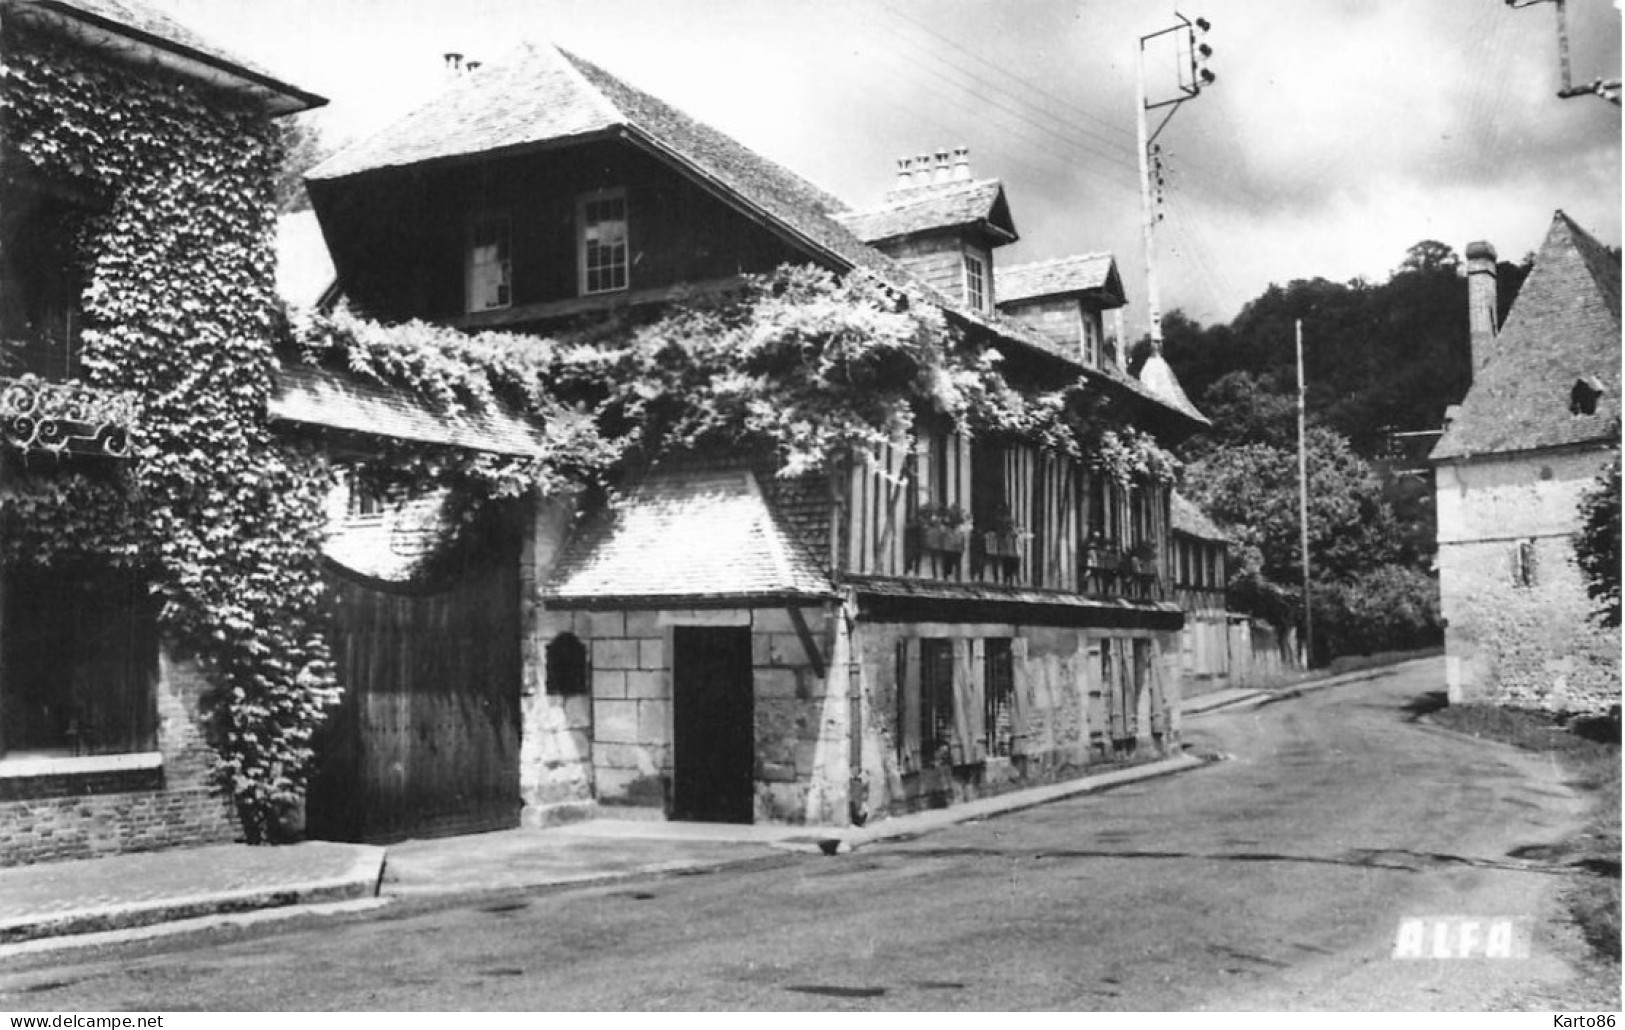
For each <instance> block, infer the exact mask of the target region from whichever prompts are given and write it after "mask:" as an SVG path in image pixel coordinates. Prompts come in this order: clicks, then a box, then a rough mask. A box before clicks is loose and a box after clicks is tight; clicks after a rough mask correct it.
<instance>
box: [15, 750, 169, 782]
mask: <svg viewBox="0 0 1625 1030" xmlns="http://www.w3.org/2000/svg"><path fill="white" fill-rule="evenodd" d="M163 767H164V756H163V753H162V752H158V751H138V752H134V753H132V754H125V755H84V756H81V757H77V758H66V757H64V758H0V779H22V778H24V777H30V776H74V775H81V776H86V775H94V774H96V773H109V772H125V771H128V770H132V769H162V768H163Z"/></svg>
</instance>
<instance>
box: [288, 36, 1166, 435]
mask: <svg viewBox="0 0 1625 1030" xmlns="http://www.w3.org/2000/svg"><path fill="white" fill-rule="evenodd" d="M609 137H618V138H622V139H625V140H627V141H628V142H629V143H631V144H632V145H634V146H639V147H642V148H644V149H645V150H647V151H649V152H650V153H652V154H655V155H657V156H659V157H660V158H661V159H662V160H663V161H665V162H667V163H668V164H670V165H672V166H674V167H676V168H677V169H678V170H679V171H681V172H683V173H686V174H687V175H688V176H689V177H690V178H691V179H692V180H693V181H695V182H696V183H698V184H700V185H701V186H702V187H704V188H707V189H709V190H711V191H713V192H714V193H716V194H717V195H719V196H720V197H722V198H723V199H724V200H725V201H726V202H728V203H731V204H733V205H734V206H736V207H738V208H740V209H741V210H743V211H744V212H745V213H746V214H747V215H749V216H751V217H753V218H756V219H758V220H759V221H761V222H763V223H764V224H766V225H768V226H769V227H770V228H771V229H773V230H774V231H777V232H780V233H781V234H783V235H785V236H787V237H790V238H791V239H793V240H794V241H796V242H797V243H798V245H799V246H800V247H802V248H804V249H806V250H807V251H809V252H811V253H813V254H816V255H819V256H820V257H821V258H822V259H823V260H827V261H829V262H831V263H833V264H835V265H837V266H839V267H840V268H841V269H842V270H843V271H844V270H846V269H852V268H860V269H865V270H867V271H870V272H872V273H874V274H876V275H878V276H880V277H881V278H882V279H883V280H885V281H886V282H889V283H891V284H893V285H895V286H898V287H909V288H913V289H917V290H919V291H920V292H921V293H923V294H924V295H925V296H926V297H927V299H929V300H930V301H931V302H932V303H933V304H936V305H937V306H938V307H940V308H942V309H943V310H944V311H946V312H947V313H948V314H949V315H951V316H953V317H954V318H956V319H957V320H959V321H960V322H963V323H967V324H970V325H974V326H979V327H981V328H983V329H985V330H987V331H989V332H991V333H993V334H995V336H996V337H998V338H999V339H1000V340H1001V341H1003V342H1006V343H1011V344H1015V345H1016V346H1017V348H1025V349H1026V350H1028V351H1038V352H1042V353H1044V354H1046V355H1049V356H1050V357H1051V358H1054V359H1058V360H1059V361H1061V362H1064V363H1066V364H1067V365H1069V366H1071V367H1072V369H1074V370H1075V371H1076V372H1077V373H1078V374H1080V375H1092V376H1097V377H1100V378H1104V379H1109V380H1111V381H1112V382H1115V383H1117V384H1118V385H1119V386H1120V387H1123V388H1125V389H1127V390H1129V391H1131V392H1133V393H1136V394H1138V395H1140V396H1142V397H1145V398H1147V399H1150V400H1153V401H1157V402H1159V403H1161V402H1162V398H1161V397H1159V396H1158V395H1157V394H1155V393H1153V392H1152V391H1150V390H1148V389H1146V388H1145V387H1144V386H1143V385H1142V384H1141V383H1140V382H1139V381H1137V380H1135V379H1133V378H1132V377H1130V376H1126V375H1122V374H1120V373H1116V372H1115V371H1113V372H1101V371H1100V370H1093V369H1089V370H1085V367H1084V366H1083V365H1081V364H1080V363H1079V362H1078V359H1077V356H1076V355H1073V354H1069V353H1066V352H1065V351H1064V349H1063V348H1060V347H1058V346H1057V345H1056V344H1053V343H1051V342H1050V341H1049V340H1048V339H1046V338H1045V337H1044V336H1043V335H1042V334H1040V333H1038V332H1036V331H1035V330H1032V329H1029V328H1027V327H1026V326H1022V325H1020V324H1019V323H1017V322H1015V321H1014V320H1011V319H1008V318H1004V317H1002V316H1000V315H996V314H993V315H990V314H985V313H983V312H980V311H976V310H973V309H971V308H970V307H968V306H966V305H965V304H963V303H962V302H961V301H960V300H959V299H957V298H954V297H950V296H948V295H946V294H944V293H942V292H941V291H939V290H936V289H934V288H932V287H931V286H930V285H929V284H926V283H924V282H922V281H921V280H920V279H919V278H918V277H916V276H915V275H913V274H912V273H911V272H909V271H908V270H907V269H906V268H904V267H903V266H902V265H901V264H899V263H898V262H897V261H894V260H893V259H892V258H890V257H888V256H887V255H885V254H883V253H881V252H880V251H879V250H876V249H875V248H874V247H871V246H869V245H868V244H866V243H864V242H863V241H862V240H861V239H859V238H858V237H857V236H856V235H855V234H854V233H853V232H852V230H851V229H849V228H848V227H847V226H845V225H843V224H842V222H841V216H848V215H851V214H852V212H851V210H850V209H848V208H847V207H846V206H845V205H844V204H842V203H841V201H840V200H838V199H836V198H835V197H833V196H831V195H830V194H828V193H825V192H824V191H823V190H820V189H819V188H817V187H816V186H813V185H812V184H810V183H808V182H807V181H806V180H804V179H802V178H800V177H799V176H797V175H795V174H793V173H792V172H789V171H787V170H785V169H784V168H782V167H780V166H779V165H777V164H774V163H773V162H771V161H768V160H767V159H765V158H763V157H761V156H759V155H758V154H756V153H754V152H753V151H751V150H750V149H748V148H747V147H745V146H743V145H741V144H739V143H738V142H736V141H734V140H733V139H731V138H729V137H728V136H725V135H724V134H722V133H720V132H718V131H717V130H715V129H713V128H711V127H710V126H708V125H705V124H704V123H702V122H699V121H696V120H695V119H693V118H690V117H689V116H688V115H686V114H684V113H683V112H681V111H679V110H677V109H676V108H674V107H672V106H671V105H669V104H667V103H666V102H665V101H663V100H660V99H658V98H656V97H653V96H650V95H649V94H647V93H644V92H642V91H640V90H637V89H635V88H633V87H632V86H629V85H627V84H626V83H625V82H623V81H621V80H620V79H618V78H616V77H615V76H613V75H611V74H609V73H608V72H606V71H604V70H603V69H602V68H599V67H598V66H597V65H594V64H592V63H591V62H589V61H585V60H583V59H581V58H580V57H577V56H575V55H573V54H571V53H568V52H567V51H564V50H561V49H558V48H557V47H553V46H538V45H535V44H525V45H524V46H522V47H520V48H519V49H518V50H517V51H516V52H514V53H513V54H512V55H510V56H509V57H507V58H505V59H504V60H502V61H501V62H497V63H492V64H488V65H484V66H482V67H481V68H480V69H479V71H477V72H474V73H472V74H469V75H467V76H465V77H464V78H463V79H462V80H460V81H459V82H458V83H457V84H456V85H454V86H452V87H451V88H450V89H448V90H447V91H446V92H444V93H442V94H441V95H440V96H439V97H437V98H435V99H434V100H431V101H430V102H429V103H428V104H426V105H425V106H423V107H421V108H419V109H418V110H417V111H415V112H413V113H412V114H409V115H407V116H406V117H405V118H403V119H401V120H400V121H398V122H396V123H395V124H394V125H392V126H390V127H388V128H386V129H384V130H383V131H382V132H380V133H378V134H377V135H375V136H373V137H371V138H369V139H365V140H362V141H360V142H357V143H355V144H353V145H351V146H349V147H346V148H345V149H344V150H341V151H339V152H338V153H337V154H334V155H333V156H332V157H330V158H328V159H327V160H326V161H324V162H322V164H320V165H318V166H317V167H316V168H315V169H313V170H312V171H311V172H310V173H309V175H308V176H307V177H306V178H307V179H308V180H310V181H312V182H331V181H334V180H340V179H346V178H349V177H351V176H359V175H363V174H366V173H370V172H378V171H384V170H388V169H394V168H405V167H407V166H419V165H423V164H439V163H454V162H460V161H474V160H487V159H490V158H492V157H500V156H502V155H504V154H518V153H526V152H529V151H534V150H540V149H543V148H548V147H555V146H560V145H566V144H569V143H572V142H582V141H586V140H589V139H597V138H609ZM318 207H320V203H319V199H318ZM1165 406H1166V405H1165ZM1173 410H1175V411H1179V413H1180V414H1182V415H1185V414H1188V412H1186V411H1185V410H1184V409H1179V408H1174V409H1173Z"/></svg>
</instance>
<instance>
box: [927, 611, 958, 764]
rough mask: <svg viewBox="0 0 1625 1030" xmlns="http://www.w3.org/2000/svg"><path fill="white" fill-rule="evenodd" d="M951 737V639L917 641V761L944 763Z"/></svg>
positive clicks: (951, 746)
mask: <svg viewBox="0 0 1625 1030" xmlns="http://www.w3.org/2000/svg"><path fill="white" fill-rule="evenodd" d="M953 741H954V642H953V641H952V640H942V639H936V638H927V639H922V640H921V641H920V764H921V765H922V766H929V765H947V764H949V762H950V761H951V755H952V748H953Z"/></svg>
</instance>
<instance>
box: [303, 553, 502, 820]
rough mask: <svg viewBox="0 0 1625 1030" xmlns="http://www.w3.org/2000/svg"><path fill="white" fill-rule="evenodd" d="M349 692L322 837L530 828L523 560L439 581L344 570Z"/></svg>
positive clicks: (332, 727) (318, 815)
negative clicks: (522, 815)
mask: <svg viewBox="0 0 1625 1030" xmlns="http://www.w3.org/2000/svg"><path fill="white" fill-rule="evenodd" d="M330 570H331V571H330V573H329V577H328V581H329V586H330V588H331V589H332V591H333V594H334V597H335V601H336V616H337V617H336V624H335V630H334V639H333V652H334V654H333V657H334V661H335V663H336V664H337V667H338V674H339V681H340V683H342V684H343V686H344V690H345V693H344V699H343V701H342V702H341V704H340V706H339V709H338V710H337V711H335V712H334V713H332V715H331V716H330V717H329V720H328V723H327V724H326V725H325V726H324V728H323V730H322V733H321V734H320V736H319V737H318V739H317V764H316V775H315V777H314V779H313V781H312V783H311V787H310V792H309V797H308V800H307V802H306V822H307V827H308V832H309V834H310V835H311V836H312V837H318V838H322V839H327V840H343V841H367V842H375V843H377V842H389V841H395V840H402V839H404V838H406V837H435V836H446V835H450V834H454V833H475V832H480V831H484V830H496V829H505V828H508V827H513V826H517V825H518V824H519V808H520V799H519V680H520V673H521V669H520V651H519V633H520V619H519V563H518V560H517V554H516V553H515V551H514V550H513V549H510V548H507V547H504V548H501V549H499V553H498V554H496V555H491V556H489V557H487V558H485V559H483V560H482V561H481V562H480V563H479V564H477V565H472V566H469V567H466V568H464V569H463V570H462V572H461V574H460V575H459V576H458V577H457V578H456V579H455V580H454V581H452V582H450V583H447V582H445V581H444V580H442V581H441V582H440V583H439V584H437V585H436V586H435V587H432V588H425V587H412V586H408V585H404V584H392V583H385V582H382V581H379V580H373V579H368V578H366V577H362V576H359V575H357V574H354V573H351V572H349V571H348V570H345V569H342V568H340V567H338V566H330Z"/></svg>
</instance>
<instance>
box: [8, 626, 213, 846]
mask: <svg viewBox="0 0 1625 1030" xmlns="http://www.w3.org/2000/svg"><path fill="white" fill-rule="evenodd" d="M207 687H208V684H207V681H205V680H204V678H203V676H202V673H201V672H200V671H199V670H198V668H197V667H196V666H195V665H193V664H191V663H189V662H176V661H173V660H172V659H170V658H169V657H168V656H167V655H164V656H161V658H160V662H159V674H158V682H157V687H156V691H157V699H156V700H157V706H158V731H157V737H158V751H156V752H153V753H150V754H145V755H129V756H124V755H120V756H107V757H103V758H88V759H75V758H67V759H45V760H38V759H36V760H31V761H27V762H18V763H6V762H0V865H18V864H24V863H29V862H42V861H52V860H56V859H69V858H96V857H100V856H103V855H112V854H117V853H120V852H127V851H151V850H155V849H158V848H166V847H174V846H177V845H196V844H214V843H220V842H223V841H230V840H235V839H237V838H239V837H240V836H241V833H240V828H239V826H238V824H237V821H236V816H235V814H234V812H233V810H232V806H231V803H230V800H229V799H228V798H227V797H226V795H225V793H224V792H223V791H221V790H219V789H218V788H216V787H215V786H214V784H213V783H212V781H211V776H210V766H211V761H212V755H213V752H212V751H211V750H210V748H209V746H208V744H207V743H206V742H205V741H204V738H203V733H202V728H201V726H200V724H199V721H198V701H199V698H200V697H201V696H202V694H203V692H204V691H205V690H206V689H207ZM8 765H10V766H11V768H10V769H9V770H8V769H7V766H8Z"/></svg>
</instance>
